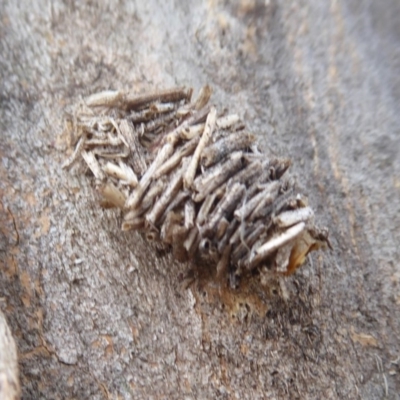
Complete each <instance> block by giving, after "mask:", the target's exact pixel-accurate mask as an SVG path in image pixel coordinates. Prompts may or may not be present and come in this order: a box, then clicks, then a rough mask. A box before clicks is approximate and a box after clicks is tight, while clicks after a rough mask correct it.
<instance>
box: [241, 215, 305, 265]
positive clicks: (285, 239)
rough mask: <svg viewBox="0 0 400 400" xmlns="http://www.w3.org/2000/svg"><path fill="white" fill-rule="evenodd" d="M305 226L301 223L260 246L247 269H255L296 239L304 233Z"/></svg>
mask: <svg viewBox="0 0 400 400" xmlns="http://www.w3.org/2000/svg"><path fill="white" fill-rule="evenodd" d="M305 226H306V224H305V223H304V222H300V223H299V224H297V225H294V226H292V227H291V228H289V229H288V230H286V231H285V232H283V233H281V234H280V235H278V236H275V237H273V238H271V239H270V240H268V241H267V242H266V243H264V244H263V245H262V246H260V247H259V248H258V249H257V250H256V251H255V253H254V254H253V255H251V256H250V259H249V263H248V266H247V268H248V269H252V268H254V267H255V266H256V265H258V264H260V262H262V261H263V260H265V259H266V258H267V257H268V256H270V255H271V254H272V253H273V252H274V251H275V250H278V249H279V248H280V247H282V246H284V245H285V244H287V243H289V242H290V241H291V240H293V239H295V238H296V237H297V236H299V235H300V233H301V232H303V230H304V228H305Z"/></svg>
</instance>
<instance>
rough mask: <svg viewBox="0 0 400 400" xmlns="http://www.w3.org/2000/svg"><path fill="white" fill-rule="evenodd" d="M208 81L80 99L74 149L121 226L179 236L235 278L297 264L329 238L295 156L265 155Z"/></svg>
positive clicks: (183, 246)
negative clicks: (217, 100) (293, 163)
mask: <svg viewBox="0 0 400 400" xmlns="http://www.w3.org/2000/svg"><path fill="white" fill-rule="evenodd" d="M210 94H211V90H210V88H209V87H205V88H203V89H202V91H201V92H200V94H199V97H198V98H197V100H196V101H194V102H191V95H192V90H191V89H186V88H176V89H172V90H166V91H158V92H155V93H150V94H144V95H133V94H132V93H130V92H122V91H107V92H101V93H97V94H94V95H92V96H90V97H89V98H87V99H85V101H83V102H81V103H80V104H79V106H78V107H77V108H76V109H75V111H74V113H73V116H74V135H75V136H74V137H75V140H74V143H75V150H74V152H73V154H72V155H71V157H70V158H69V160H67V162H66V163H65V164H64V166H65V167H69V166H70V165H72V164H73V163H74V162H75V161H77V160H78V159H79V158H80V157H82V158H83V160H84V161H85V163H86V164H87V166H88V167H89V169H90V171H91V172H92V173H93V175H94V178H95V182H96V186H97V187H98V190H99V191H100V193H101V194H102V195H103V197H104V199H106V201H107V202H108V203H111V204H112V205H114V206H116V207H119V208H120V209H122V210H123V213H124V217H123V223H122V229H123V230H131V229H132V230H140V231H143V232H145V234H146V236H147V237H148V238H149V239H151V240H160V241H161V242H163V243H165V244H167V245H170V246H172V249H173V252H174V254H175V256H176V257H177V258H178V259H179V260H187V259H191V258H193V257H195V256H196V255H198V254H200V255H201V256H203V257H207V258H209V259H211V260H213V261H214V262H215V264H216V266H217V271H218V272H219V274H220V275H221V274H222V272H224V271H227V270H229V274H228V276H229V278H230V284H231V286H233V287H234V286H236V285H237V282H238V279H237V278H238V277H239V276H241V275H243V273H244V272H246V271H254V270H259V269H260V268H264V267H265V268H267V269H270V270H272V271H276V272H278V273H283V274H287V275H288V274H291V273H292V272H293V271H295V270H296V268H297V267H298V266H299V265H301V264H302V263H303V262H304V260H305V257H306V256H307V254H308V253H309V252H310V251H312V250H315V249H318V248H320V247H321V246H324V245H325V244H326V243H328V241H327V235H326V232H325V231H323V230H319V229H317V228H316V227H315V226H314V223H313V219H314V213H313V211H312V209H311V208H310V207H309V206H308V204H307V199H306V198H305V197H304V196H303V195H302V194H301V193H299V192H298V191H297V190H296V187H295V184H294V182H293V180H291V179H290V178H286V177H285V172H286V170H287V169H288V167H289V165H290V162H289V160H287V159H281V158H275V157H273V158H267V157H266V156H265V155H264V154H262V153H260V152H259V151H258V150H257V147H256V143H255V142H256V140H255V136H254V135H252V134H251V133H249V132H247V131H246V130H245V129H244V125H243V124H242V123H241V121H240V120H239V117H238V116H237V115H219V114H218V113H217V110H216V108H215V107H213V106H209V105H208V101H209V98H210Z"/></svg>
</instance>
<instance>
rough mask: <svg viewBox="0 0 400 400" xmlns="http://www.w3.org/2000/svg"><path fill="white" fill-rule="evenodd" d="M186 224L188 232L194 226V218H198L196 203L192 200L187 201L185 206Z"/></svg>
mask: <svg viewBox="0 0 400 400" xmlns="http://www.w3.org/2000/svg"><path fill="white" fill-rule="evenodd" d="M184 216H185V219H184V220H185V223H184V226H185V228H186V229H187V230H190V229H192V228H193V226H194V218H195V216H196V210H195V208H194V203H193V201H192V200H191V199H189V200H187V201H186V203H185V206H184Z"/></svg>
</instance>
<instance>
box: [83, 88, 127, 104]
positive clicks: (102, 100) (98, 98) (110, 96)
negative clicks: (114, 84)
mask: <svg viewBox="0 0 400 400" xmlns="http://www.w3.org/2000/svg"><path fill="white" fill-rule="evenodd" d="M122 97H123V95H122V92H120V91H119V90H104V91H103V92H99V93H94V94H92V95H91V96H89V97H87V98H86V99H85V100H84V102H85V104H86V105H87V106H89V107H99V106H107V107H116V106H117V105H119V103H120V100H121V99H122Z"/></svg>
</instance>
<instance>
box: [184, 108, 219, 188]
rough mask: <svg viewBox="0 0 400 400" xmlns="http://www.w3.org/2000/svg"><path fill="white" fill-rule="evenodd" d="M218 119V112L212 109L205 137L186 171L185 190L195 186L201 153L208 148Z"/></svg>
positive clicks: (202, 138)
mask: <svg viewBox="0 0 400 400" xmlns="http://www.w3.org/2000/svg"><path fill="white" fill-rule="evenodd" d="M216 117H217V110H216V108H215V107H212V108H211V110H210V113H209V114H208V116H207V120H206V126H205V128H204V132H203V135H202V136H201V139H200V141H199V144H198V145H197V147H196V150H195V152H194V154H193V157H192V159H191V161H190V164H189V166H188V169H187V170H186V172H185V175H184V177H183V186H184V187H185V189H189V188H191V187H192V185H193V181H194V177H195V175H196V170H197V166H198V164H199V160H200V156H201V153H202V152H203V149H204V148H205V147H206V145H207V143H208V142H209V140H210V138H211V135H212V133H213V130H214V127H215V120H216Z"/></svg>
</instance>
